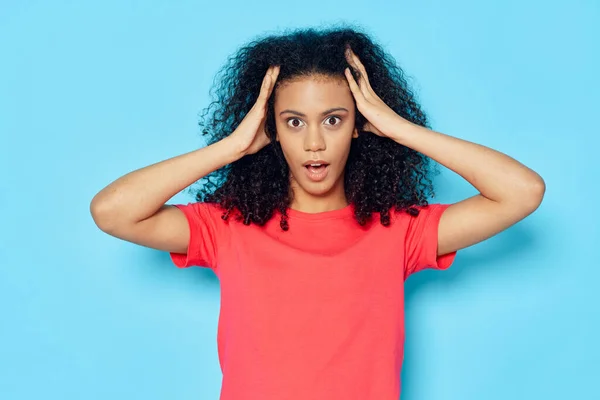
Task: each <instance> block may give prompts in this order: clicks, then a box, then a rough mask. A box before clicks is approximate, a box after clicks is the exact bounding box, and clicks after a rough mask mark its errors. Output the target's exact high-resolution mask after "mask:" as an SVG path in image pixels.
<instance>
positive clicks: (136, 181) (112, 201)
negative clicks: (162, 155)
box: [90, 137, 242, 225]
mask: <svg viewBox="0 0 600 400" xmlns="http://www.w3.org/2000/svg"><path fill="white" fill-rule="evenodd" d="M241 156H242V155H241V154H239V152H238V151H237V147H236V146H234V145H232V143H230V140H229V137H228V138H225V139H223V140H221V141H219V142H217V143H214V144H212V145H210V146H206V147H203V148H201V149H198V150H194V151H191V152H189V153H185V154H182V155H179V156H176V157H173V158H169V159H167V160H164V161H160V162H158V163H155V164H152V165H149V166H147V167H144V168H141V169H138V170H135V171H133V172H130V173H128V174H126V175H124V176H122V177H120V178H119V179H117V180H115V181H114V182H112V183H111V184H109V185H108V186H106V187H105V188H104V189H102V190H101V191H100V192H98V194H96V196H94V198H93V199H92V202H91V204H90V210H91V213H92V215H93V217H94V220H95V221H96V222H97V223H103V224H105V225H110V224H114V223H116V222H117V221H118V222H119V223H125V222H127V223H130V222H131V223H134V222H138V221H141V220H144V219H146V218H148V217H150V216H152V215H153V214H154V213H156V212H157V211H158V210H159V209H160V208H161V207H162V206H163V205H164V204H165V203H166V202H167V201H168V200H169V199H170V198H171V197H173V196H174V195H176V194H177V193H179V192H180V191H182V190H183V189H185V188H186V187H188V186H190V185H191V184H192V183H194V182H196V181H197V180H199V179H201V178H202V177H204V176H206V175H208V174H210V173H211V172H213V171H215V170H217V169H219V168H221V167H223V166H225V165H227V164H229V163H231V162H234V161H236V160H237V159H239V158H240V157H241Z"/></svg>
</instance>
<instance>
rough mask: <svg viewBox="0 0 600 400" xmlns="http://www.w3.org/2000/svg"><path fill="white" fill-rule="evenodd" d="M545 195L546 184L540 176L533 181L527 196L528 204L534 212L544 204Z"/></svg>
mask: <svg viewBox="0 0 600 400" xmlns="http://www.w3.org/2000/svg"><path fill="white" fill-rule="evenodd" d="M545 194H546V182H544V179H542V177H541V176H539V175H538V176H537V178H536V179H534V180H532V182H531V183H530V184H529V185H528V191H527V194H526V196H525V197H526V199H527V203H528V204H529V206H530V207H531V209H532V210H533V211H534V210H536V209H537V208H538V207H539V206H540V205H541V204H542V200H543V199H544V195H545Z"/></svg>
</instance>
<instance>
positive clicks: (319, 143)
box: [304, 126, 325, 151]
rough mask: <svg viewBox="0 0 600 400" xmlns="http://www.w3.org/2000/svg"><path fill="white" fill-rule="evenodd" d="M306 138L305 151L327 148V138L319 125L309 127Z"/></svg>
mask: <svg viewBox="0 0 600 400" xmlns="http://www.w3.org/2000/svg"><path fill="white" fill-rule="evenodd" d="M307 131H308V132H307V134H306V137H305V138H304V150H305V151H323V150H325V138H324V137H323V134H322V132H321V130H320V129H319V127H318V126H316V127H314V126H313V127H309V128H308V130H307Z"/></svg>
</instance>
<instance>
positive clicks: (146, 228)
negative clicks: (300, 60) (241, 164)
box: [90, 66, 279, 253]
mask: <svg viewBox="0 0 600 400" xmlns="http://www.w3.org/2000/svg"><path fill="white" fill-rule="evenodd" d="M278 74H279V66H270V67H269V68H268V69H267V72H266V73H265V76H264V78H263V84H262V86H261V89H260V93H259V95H258V98H257V100H256V102H255V103H254V105H253V106H252V108H251V109H250V111H248V113H247V115H246V116H245V117H244V119H243V120H242V122H241V123H240V124H239V125H238V127H237V128H236V129H235V131H233V133H231V135H229V136H227V137H226V138H225V139H222V140H220V141H219V142H217V143H214V144H212V145H210V146H207V147H204V148H202V149H199V150H194V151H192V152H189V153H185V154H182V155H179V156H177V157H173V158H169V159H168V160H164V161H161V162H158V163H156V164H152V165H149V166H147V167H144V168H141V169H138V170H135V171H133V172H130V173H128V174H127V175H124V176H122V177H120V178H119V179H117V180H116V181H114V182H112V183H111V184H110V185H108V186H107V187H105V188H104V189H102V190H101V191H100V192H98V194H96V196H94V198H93V199H92V202H91V204H90V212H91V214H92V217H93V218H94V222H95V223H96V225H98V227H99V228H100V229H101V230H103V231H104V232H106V233H108V234H110V235H112V236H115V237H118V238H121V239H123V240H127V241H129V242H133V243H137V244H140V245H142V246H146V247H152V248H154V249H158V250H164V251H169V252H175V253H186V252H187V248H188V243H189V238H190V230H189V225H188V222H187V219H186V217H185V215H184V214H183V212H182V211H181V210H179V209H178V208H177V207H175V206H171V205H167V204H165V203H166V201H167V200H169V199H170V198H171V197H173V196H174V195H176V194H177V193H179V192H180V191H182V190H183V189H185V188H186V187H188V186H189V185H191V184H192V183H194V182H196V181H197V180H199V179H201V178H203V177H205V176H206V175H208V174H210V173H211V172H213V171H216V170H217V169H219V168H221V167H223V166H225V165H227V164H229V163H232V162H234V161H236V160H238V159H240V158H242V157H244V156H245V155H248V154H254V153H256V152H258V151H259V150H260V149H262V148H263V147H265V146H266V145H267V144H268V143H269V139H268V137H267V135H266V132H265V117H266V112H267V100H268V98H269V96H270V95H271V94H272V92H273V87H274V85H275V82H276V80H277V76H278Z"/></svg>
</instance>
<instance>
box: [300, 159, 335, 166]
mask: <svg viewBox="0 0 600 400" xmlns="http://www.w3.org/2000/svg"><path fill="white" fill-rule="evenodd" d="M310 164H326V165H329V163H328V162H327V161H325V160H308V161H306V162H305V163H304V164H302V165H303V166H305V167H306V166H308V165H310Z"/></svg>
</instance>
